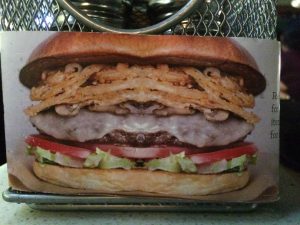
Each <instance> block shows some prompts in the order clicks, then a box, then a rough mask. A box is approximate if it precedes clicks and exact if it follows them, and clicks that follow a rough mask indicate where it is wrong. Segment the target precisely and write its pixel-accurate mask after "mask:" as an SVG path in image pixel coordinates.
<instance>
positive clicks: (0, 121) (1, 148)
mask: <svg viewBox="0 0 300 225" xmlns="http://www.w3.org/2000/svg"><path fill="white" fill-rule="evenodd" d="M0 66H1V60H0ZM0 115H1V116H0V165H2V164H4V163H6V151H5V135H4V111H3V96H2V74H1V68H0Z"/></svg>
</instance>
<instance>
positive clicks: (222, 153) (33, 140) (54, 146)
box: [25, 135, 257, 165]
mask: <svg viewBox="0 0 300 225" xmlns="http://www.w3.org/2000/svg"><path fill="white" fill-rule="evenodd" d="M25 142H26V143H27V144H29V145H31V146H35V147H36V146H39V147H41V148H43V149H46V150H49V151H51V152H59V153H61V154H65V155H68V156H71V157H74V158H79V159H85V158H87V157H88V155H89V154H91V153H92V152H94V151H95V150H96V148H99V149H101V150H102V151H106V152H110V154H112V155H115V156H119V157H124V158H131V159H146V160H147V159H153V158H164V157H168V156H169V155H170V154H178V153H180V152H185V155H186V156H188V157H189V158H190V159H191V160H192V161H193V162H194V163H195V164H198V165H199V164H205V163H211V162H215V161H219V160H222V159H227V160H229V159H232V158H235V157H239V156H241V155H244V154H247V155H253V154H255V153H256V151H257V149H256V147H255V146H254V145H253V144H251V143H243V144H238V145H234V146H231V147H228V148H227V149H223V150H218V151H213V152H205V153H204V152H201V151H203V150H201V149H190V148H187V147H176V146H153V147H146V148H139V147H130V146H118V145H108V144H96V143H81V142H69V143H68V144H63V143H58V140H56V139H53V138H51V137H47V136H43V135H31V136H28V137H27V138H26V139H25ZM200 152H201V153H200Z"/></svg>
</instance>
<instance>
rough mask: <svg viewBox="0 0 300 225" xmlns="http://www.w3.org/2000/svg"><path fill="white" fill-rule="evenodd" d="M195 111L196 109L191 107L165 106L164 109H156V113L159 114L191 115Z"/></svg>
mask: <svg viewBox="0 0 300 225" xmlns="http://www.w3.org/2000/svg"><path fill="white" fill-rule="evenodd" d="M194 113H195V110H194V109H191V108H173V107H165V108H163V109H157V110H155V111H154V114H155V115H158V116H168V115H191V114H194Z"/></svg>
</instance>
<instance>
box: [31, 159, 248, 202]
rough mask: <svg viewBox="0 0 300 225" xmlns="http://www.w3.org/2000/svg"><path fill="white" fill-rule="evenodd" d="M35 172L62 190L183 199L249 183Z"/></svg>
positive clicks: (225, 178)
mask: <svg viewBox="0 0 300 225" xmlns="http://www.w3.org/2000/svg"><path fill="white" fill-rule="evenodd" d="M33 170H34V173H35V174H36V175H37V176H38V177H39V178H40V179H42V180H45V181H47V182H50V183H53V184H57V185H59V186H64V187H71V188H78V189H89V190H96V191H97V192H99V193H114V194H116V193H118V192H122V193H124V192H128V193H130V192H139V193H148V194H149V193H157V194H160V195H166V196H182V197H184V196H199V195H209V194H216V193H222V192H228V191H233V190H236V189H240V188H242V187H244V186H245V185H246V184H247V183H248V180H249V173H248V171H244V172H242V173H224V174H219V175H198V174H178V173H169V172H162V171H148V170H136V169H135V170H123V169H111V170H101V169H77V168H67V167H62V166H56V165H47V164H40V163H38V162H35V163H34V166H33ZM79 193H80V190H79Z"/></svg>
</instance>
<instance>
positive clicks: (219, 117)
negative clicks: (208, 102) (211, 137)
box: [203, 109, 229, 121]
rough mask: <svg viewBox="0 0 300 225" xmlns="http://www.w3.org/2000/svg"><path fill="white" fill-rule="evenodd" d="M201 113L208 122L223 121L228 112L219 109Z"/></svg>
mask: <svg viewBox="0 0 300 225" xmlns="http://www.w3.org/2000/svg"><path fill="white" fill-rule="evenodd" d="M203 113H204V116H205V118H206V119H207V120H209V121H224V120H226V119H227V118H228V116H229V112H227V111H224V110H219V109H204V110H203Z"/></svg>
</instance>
